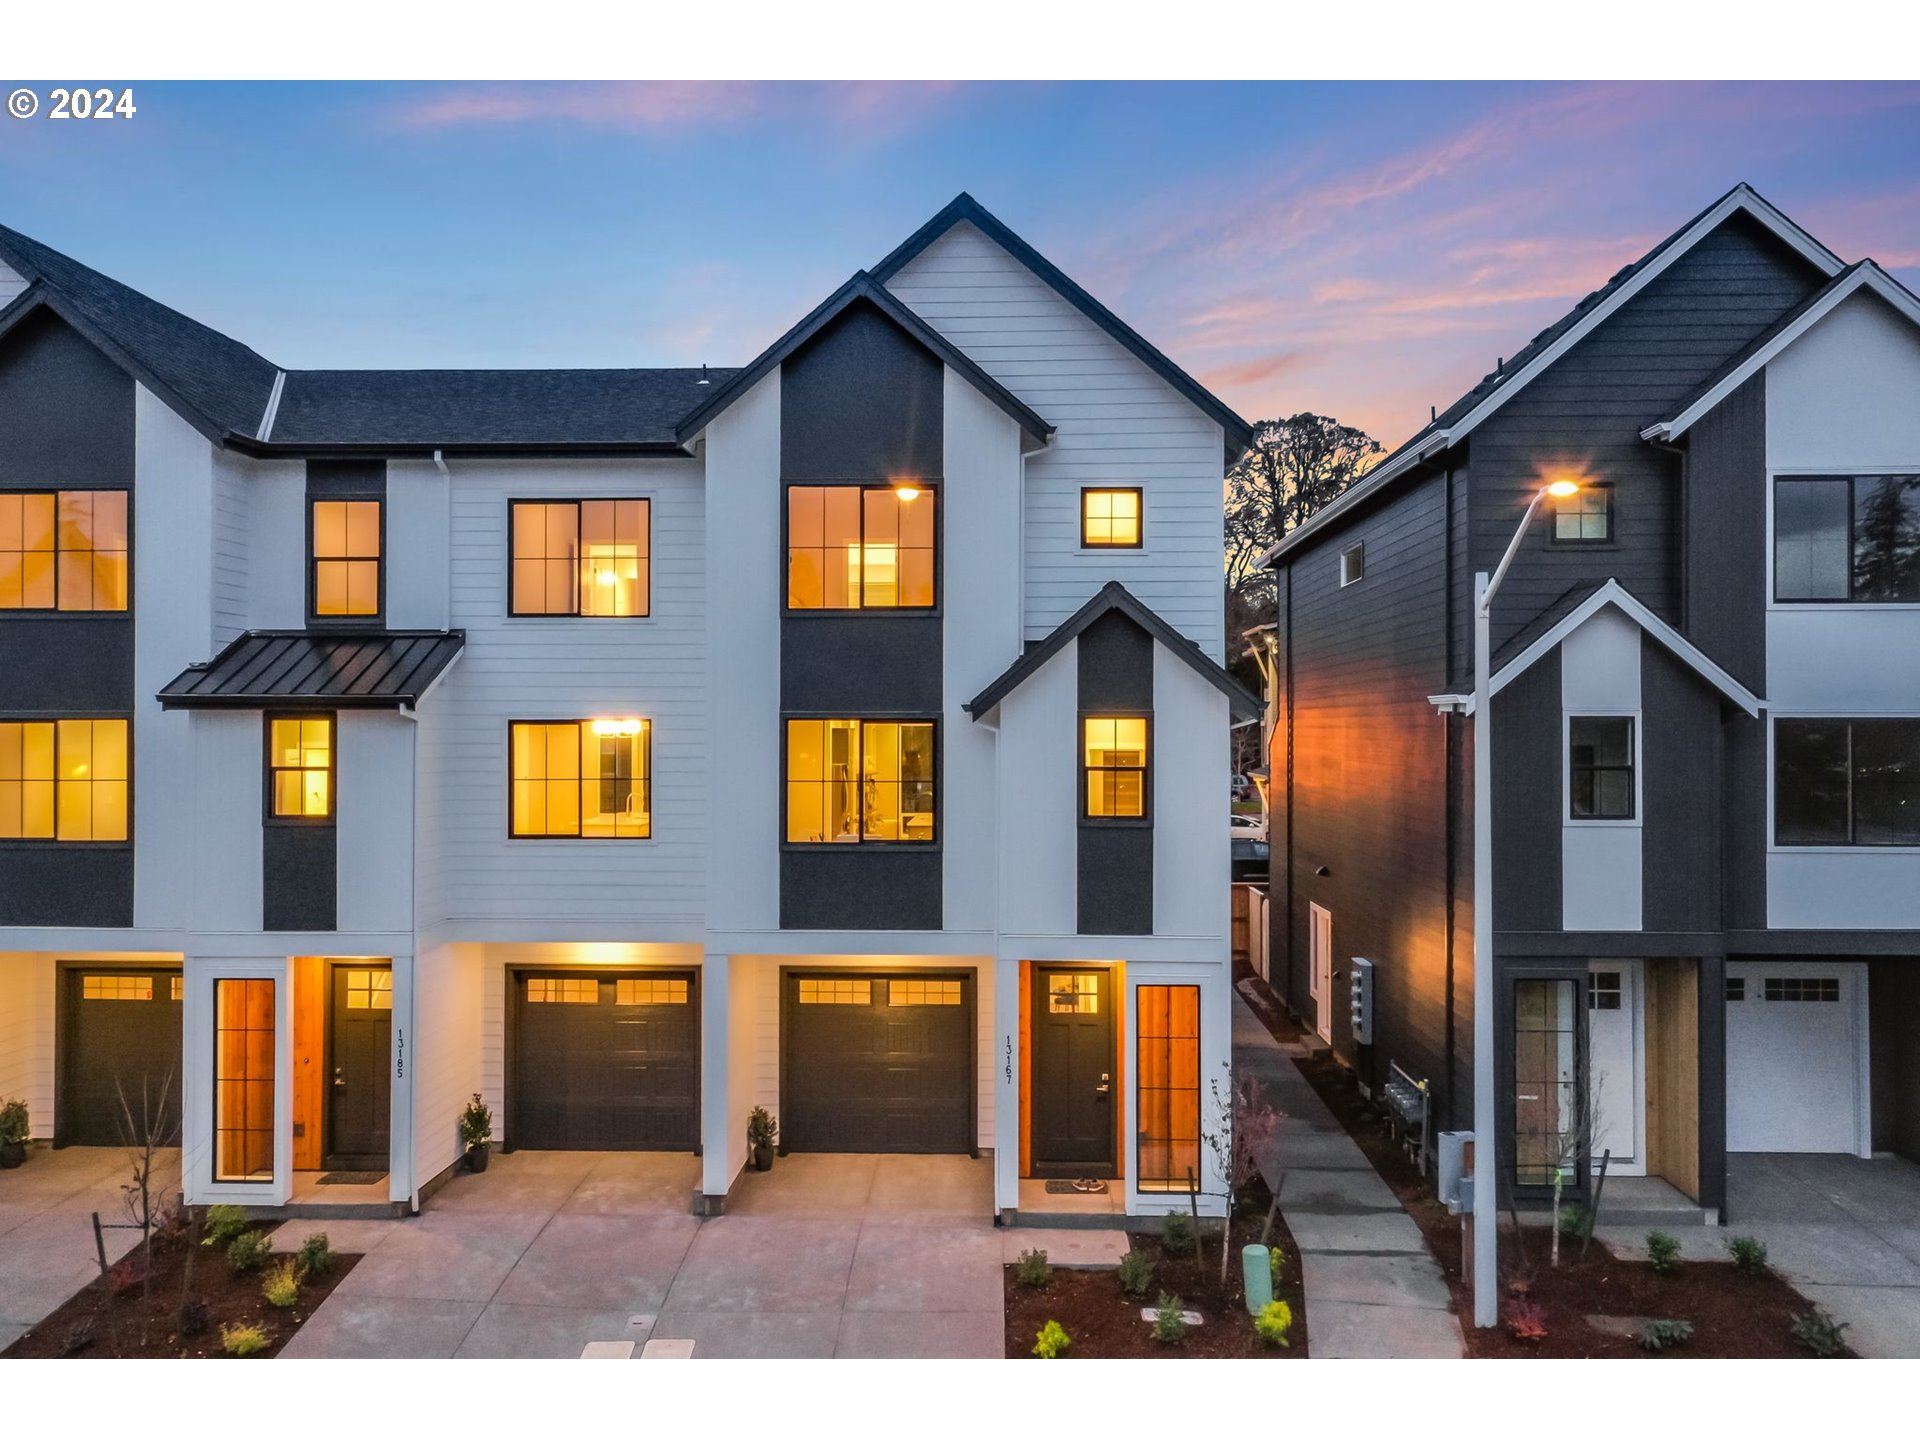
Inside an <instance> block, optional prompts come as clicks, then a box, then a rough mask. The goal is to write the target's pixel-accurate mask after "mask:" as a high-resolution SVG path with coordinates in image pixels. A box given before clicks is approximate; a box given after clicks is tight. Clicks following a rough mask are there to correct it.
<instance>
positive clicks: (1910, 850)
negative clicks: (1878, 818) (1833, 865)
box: [1767, 845, 1920, 855]
mask: <svg viewBox="0 0 1920 1440" xmlns="http://www.w3.org/2000/svg"><path fill="white" fill-rule="evenodd" d="M1767 853H1768V854H1769V855H1920V845H1769V846H1767Z"/></svg>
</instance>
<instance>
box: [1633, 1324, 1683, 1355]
mask: <svg viewBox="0 0 1920 1440" xmlns="http://www.w3.org/2000/svg"><path fill="white" fill-rule="evenodd" d="M1691 1339H1693V1322H1692V1321H1691V1320H1649V1321H1648V1322H1647V1323H1646V1325H1645V1326H1644V1327H1642V1329H1641V1331H1640V1348H1641V1349H1642V1350H1647V1351H1651V1352H1652V1353H1653V1354H1655V1355H1658V1354H1659V1353H1660V1352H1661V1351H1662V1350H1672V1349H1674V1348H1675V1347H1677V1346H1680V1345H1684V1344H1686V1343H1687V1342H1688V1341H1689V1340H1691Z"/></svg>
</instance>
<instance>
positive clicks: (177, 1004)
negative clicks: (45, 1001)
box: [55, 968, 185, 1145]
mask: <svg viewBox="0 0 1920 1440" xmlns="http://www.w3.org/2000/svg"><path fill="white" fill-rule="evenodd" d="M65 983H66V991H67V993H66V1014H65V1035H64V1039H65V1046H64V1054H63V1056H62V1060H61V1067H60V1070H61V1074H60V1099H59V1104H58V1106H57V1107H56V1112H55V1113H56V1117H57V1118H56V1130H57V1134H56V1136H55V1139H56V1140H57V1141H58V1143H60V1144H62V1145H121V1144H124V1143H126V1139H127V1136H126V1135H125V1133H124V1121H123V1119H122V1114H121V1106H120V1097H121V1095H122V1094H124V1095H125V1096H126V1098H127V1102H128V1104H129V1105H130V1106H131V1107H132V1110H133V1113H134V1115H135V1116H136V1117H137V1116H139V1115H141V1114H142V1113H143V1107H144V1106H145V1104H146V1103H147V1100H146V1099H145V1098H144V1097H151V1103H152V1104H153V1105H154V1106H155V1107H158V1105H159V1102H160V1097H161V1095H162V1093H163V1092H164V1093H165V1095H166V1107H165V1112H164V1113H165V1117H166V1119H165V1124H166V1126H167V1131H168V1134H169V1136H170V1138H171V1140H172V1141H174V1142H177V1141H178V1138H179V1134H180V1080H181V1076H180V1022H181V1014H182V1011H183V1010H184V1009H185V1006H184V1005H183V1003H182V991H181V979H180V972H179V971H178V970H164V969H162V970H152V969H141V970H122V969H117V968H115V969H99V970H87V969H79V968H73V969H69V970H67V971H66V982H65Z"/></svg>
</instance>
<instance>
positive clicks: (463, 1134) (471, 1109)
mask: <svg viewBox="0 0 1920 1440" xmlns="http://www.w3.org/2000/svg"><path fill="white" fill-rule="evenodd" d="M491 1139H493V1111H492V1109H491V1108H489V1107H488V1105H487V1103H486V1101H484V1100H482V1099H481V1098H480V1092H479V1091H478V1090H476V1091H474V1092H473V1098H472V1099H471V1100H469V1101H467V1106H466V1109H464V1110H462V1111H461V1112H460V1144H461V1146H462V1147H463V1148H465V1149H468V1150H471V1149H473V1147H474V1146H476V1145H485V1144H486V1143H487V1142H488V1141H489V1140H491Z"/></svg>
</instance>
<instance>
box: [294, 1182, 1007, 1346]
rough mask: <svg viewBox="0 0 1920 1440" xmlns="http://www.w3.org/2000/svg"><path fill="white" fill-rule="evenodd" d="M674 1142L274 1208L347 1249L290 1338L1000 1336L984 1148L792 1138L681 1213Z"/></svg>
mask: <svg viewBox="0 0 1920 1440" xmlns="http://www.w3.org/2000/svg"><path fill="white" fill-rule="evenodd" d="M698 1167H699V1162H698V1160H696V1159H694V1158H693V1157H691V1156H685V1155H646V1154H566V1153H558V1152H529V1151H523V1152H520V1153H517V1154H513V1155H498V1156H495V1157H494V1160H493V1164H492V1165H491V1166H490V1167H489V1168H488V1171H487V1173H486V1174H485V1175H475V1176H466V1175H463V1176H461V1177H459V1178H458V1179H456V1180H454V1181H452V1182H451V1183H450V1184H448V1185H447V1186H446V1187H445V1188H444V1189H443V1190H441V1191H440V1193H439V1194H438V1195H436V1196H435V1197H434V1198H433V1200H431V1201H430V1202H429V1203H428V1206H427V1209H426V1211H425V1212H424V1213H423V1214H421V1215H419V1216H417V1217H414V1218H412V1219H409V1220H391V1221H386V1220H383V1221H360V1222H346V1223H335V1224H328V1225H325V1226H322V1225H320V1224H319V1223H318V1222H313V1221H292V1222H289V1223H288V1224H287V1225H286V1226H285V1227H283V1229H282V1231H281V1232H280V1234H279V1236H277V1237H276V1240H277V1243H280V1244H282V1245H285V1246H287V1247H292V1246H294V1245H297V1244H298V1243H299V1240H300V1239H301V1238H302V1237H303V1236H304V1235H306V1234H307V1233H309V1232H311V1231H313V1230H315V1229H318V1228H325V1229H326V1230H327V1231H328V1233H329V1235H330V1236H331V1238H332V1240H333V1243H334V1246H335V1248H336V1249H339V1250H355V1249H358V1250H362V1251H364V1252H365V1254H366V1258H365V1259H364V1260H362V1261H361V1262H360V1263H359V1264H358V1265H357V1266H356V1267H355V1268H354V1270H353V1272H352V1273H351V1274H349V1275H348V1276H347V1277H346V1279H345V1280H343V1281H342V1282H341V1283H340V1285H339V1287H338V1288H337V1289H336V1290H335V1291H334V1292H333V1294H332V1295H331V1296H329V1297H328V1299H327V1302H326V1303H325V1304H324V1305H322V1306H321V1307H320V1309H319V1310H318V1311H317V1312H316V1313H315V1314H314V1316H313V1318H312V1319H310V1320H309V1321H308V1322H307V1323H306V1325H305V1326H304V1327H303V1328H302V1330H301V1332H300V1334H299V1336H298V1337H297V1338H296V1339H295V1340H294V1341H293V1343H292V1344H290V1345H289V1346H288V1347H287V1349H286V1350H285V1352H284V1354H285V1355H287V1356H289V1357H296V1356H305V1357H322V1356H405V1357H417V1358H435V1357H445V1356H460V1357H474V1358H483V1357H484V1358H514V1357H527V1358H534V1357H549V1358H562V1357H565V1358H571V1357H574V1356H578V1355H579V1354H580V1351H581V1348H582V1347H583V1346H585V1345H586V1344H588V1343H589V1342H591V1341H623V1340H631V1341H633V1342H635V1350H634V1353H635V1354H636V1356H637V1355H638V1354H639V1353H640V1350H641V1348H642V1347H643V1346H644V1343H645V1342H646V1341H648V1340H655V1339H662V1340H665V1339H676V1340H691V1341H693V1342H694V1355H695V1358H716V1357H718V1358H727V1357H761V1356H768V1357H789V1358H827V1357H830V1356H857V1357H869V1358H878V1357H887V1356H915V1357H920V1356H927V1357H967V1356H979V1357H998V1356H999V1355H1000V1354H1001V1352H1002V1327H1003V1323H1004V1320H1003V1314H1004V1309H1003V1304H1002V1291H1001V1269H1000V1267H1001V1264H1002V1256H1003V1253H1004V1249H1005V1243H1006V1241H1005V1237H1004V1235H1003V1233H1002V1232H1000V1231H997V1230H995V1229H994V1228H993V1224H992V1221H991V1219H990V1207H991V1198H992V1191H991V1187H992V1166H991V1163H990V1162H988V1161H985V1160H968V1159H966V1158H965V1157H960V1156H873V1155H793V1156H788V1157H786V1158H784V1159H782V1160H779V1161H777V1162H776V1163H775V1166H774V1169H773V1171H772V1172H771V1173H769V1174H766V1175H759V1174H751V1173H750V1174H748V1175H747V1176H746V1177H744V1179H743V1181H742V1183H741V1185H740V1186H739V1188H738V1189H737V1190H736V1192H735V1195H734V1203H733V1205H732V1207H731V1208H730V1210H729V1212H728V1213H727V1214H726V1215H724V1216H721V1217H718V1218H716V1219H711V1220H700V1219H696V1218H695V1217H694V1216H693V1215H691V1214H689V1213H688V1211H689V1208H690V1200H691V1196H692V1193H693V1190H694V1187H695V1184H696V1182H697V1179H698Z"/></svg>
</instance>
